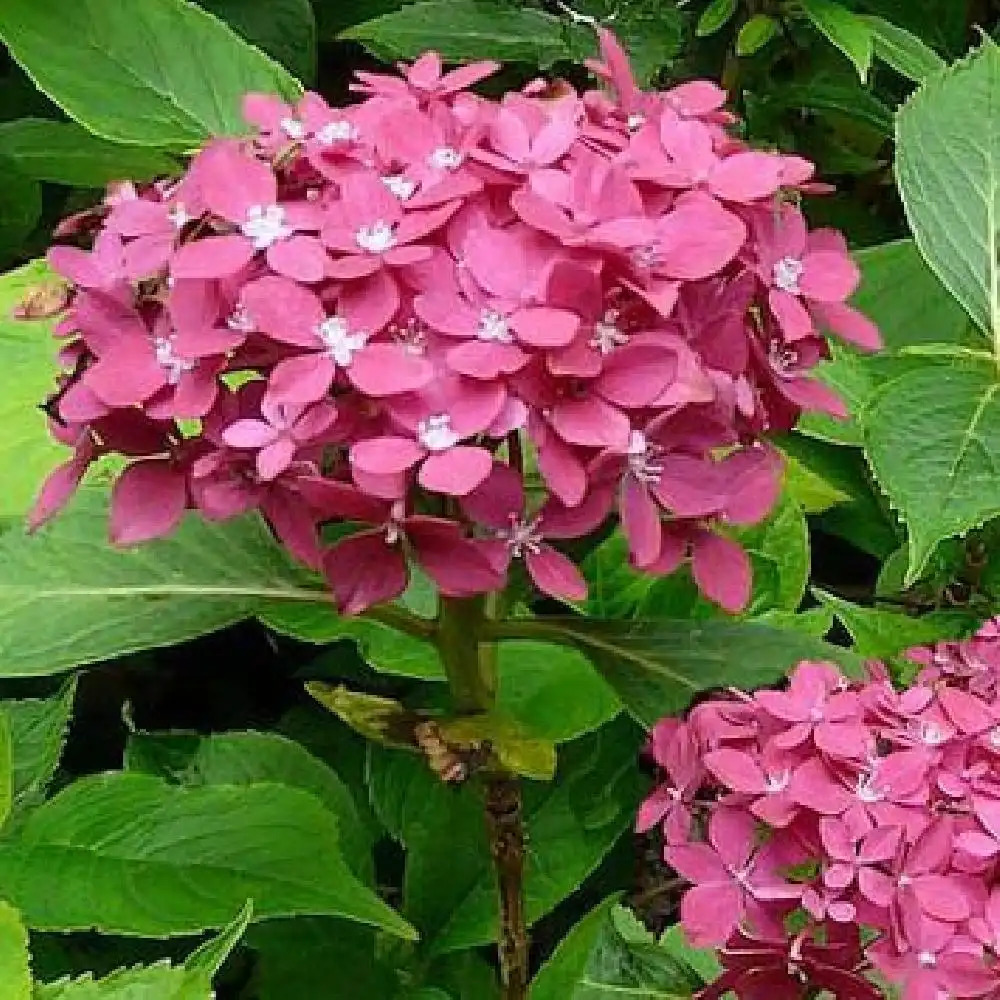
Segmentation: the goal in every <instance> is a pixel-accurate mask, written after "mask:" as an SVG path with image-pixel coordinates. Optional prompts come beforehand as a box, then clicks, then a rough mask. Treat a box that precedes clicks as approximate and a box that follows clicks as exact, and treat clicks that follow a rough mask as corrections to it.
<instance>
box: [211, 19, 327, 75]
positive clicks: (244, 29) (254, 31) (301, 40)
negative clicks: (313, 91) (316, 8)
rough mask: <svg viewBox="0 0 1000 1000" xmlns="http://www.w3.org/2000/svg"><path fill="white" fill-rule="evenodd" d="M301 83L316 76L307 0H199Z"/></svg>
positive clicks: (313, 35) (313, 28)
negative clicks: (285, 68)
mask: <svg viewBox="0 0 1000 1000" xmlns="http://www.w3.org/2000/svg"><path fill="white" fill-rule="evenodd" d="M198 6H199V7H204V8H205V9H206V10H207V11H209V12H210V13H212V14H214V15H215V16H216V17H217V18H219V19H220V20H222V21H225V22H226V24H228V25H229V27H231V28H232V29H233V30H234V31H235V32H236V33H237V34H239V35H242V36H243V37H244V38H245V39H246V40H247V41H248V42H250V43H251V44H253V45H256V46H257V47H258V48H259V49H262V50H263V51H264V52H266V53H267V54H268V55H269V56H271V58H272V59H275V60H276V61H277V62H279V63H281V65H282V66H285V67H287V68H288V69H289V70H290V71H291V73H292V75H293V76H295V77H296V78H298V79H299V80H302V81H303V82H304V83H312V82H313V81H314V80H315V79H316V59H317V50H316V45H317V38H316V15H315V14H314V13H313V9H312V4H310V3H309V0H198Z"/></svg>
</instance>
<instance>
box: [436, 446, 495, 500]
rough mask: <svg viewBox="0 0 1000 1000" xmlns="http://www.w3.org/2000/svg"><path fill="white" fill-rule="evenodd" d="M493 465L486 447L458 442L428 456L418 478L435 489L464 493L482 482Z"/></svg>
mask: <svg viewBox="0 0 1000 1000" xmlns="http://www.w3.org/2000/svg"><path fill="white" fill-rule="evenodd" d="M492 468H493V456H492V455H491V454H490V453H489V452H488V451H487V450H486V449H485V448H473V447H468V446H464V445H458V446H456V447H454V448H449V449H448V450H447V451H442V452H439V453H438V454H434V455H429V456H428V457H427V458H426V459H424V462H423V464H422V465H421V466H420V471H419V472H418V473H417V480H418V481H419V483H420V485H421V486H423V488H424V489H425V490H430V491H431V492H432V493H443V494H445V495H446V496H453V497H462V496H465V495H466V494H468V493H471V492H472V491H473V490H474V489H476V487H477V486H480V485H482V483H483V481H484V480H485V479H486V477H487V476H488V475H489V474H490V471H491V470H492Z"/></svg>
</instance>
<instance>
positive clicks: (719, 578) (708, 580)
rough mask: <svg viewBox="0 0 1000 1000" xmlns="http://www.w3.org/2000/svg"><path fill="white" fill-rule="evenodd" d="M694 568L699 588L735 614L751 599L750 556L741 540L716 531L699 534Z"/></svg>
mask: <svg viewBox="0 0 1000 1000" xmlns="http://www.w3.org/2000/svg"><path fill="white" fill-rule="evenodd" d="M691 570H692V573H693V575H694V581H695V583H696V584H697V585H698V589H699V590H700V591H701V592H702V593H703V594H704V595H705V596H706V597H707V598H708V599H709V600H711V601H715V603H716V604H718V605H720V606H721V607H722V608H723V609H724V610H726V611H729V612H731V613H733V614H735V613H737V612H739V611H742V610H743V609H744V608H745V607H746V606H747V602H748V601H749V600H750V582H751V580H750V560H749V558H748V557H747V554H746V552H744V551H743V549H742V548H741V547H740V545H739V544H737V543H736V542H734V541H732V540H731V539H729V538H723V537H722V536H721V535H716V534H714V533H713V532H710V531H705V532H702V533H701V534H699V535H698V537H697V538H696V539H695V543H694V554H693V557H692V560H691Z"/></svg>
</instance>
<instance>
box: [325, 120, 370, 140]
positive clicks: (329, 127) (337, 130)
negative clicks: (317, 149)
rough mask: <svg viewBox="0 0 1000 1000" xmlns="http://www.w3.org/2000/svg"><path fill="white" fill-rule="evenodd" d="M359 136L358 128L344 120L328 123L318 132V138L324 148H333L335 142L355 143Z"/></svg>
mask: <svg viewBox="0 0 1000 1000" xmlns="http://www.w3.org/2000/svg"><path fill="white" fill-rule="evenodd" d="M359 135H360V133H359V132H358V130H357V128H356V127H355V126H354V125H352V124H351V123H350V122H349V121H344V120H343V119H341V120H340V121H336V122H328V123H327V124H326V125H324V126H323V127H322V128H321V129H319V130H318V131H317V132H316V138H317V139H318V140H319V141H320V142H321V143H322V144H323V145H324V146H332V145H333V144H334V143H335V142H355V141H356V140H357V138H358V136H359Z"/></svg>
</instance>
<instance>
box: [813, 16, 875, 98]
mask: <svg viewBox="0 0 1000 1000" xmlns="http://www.w3.org/2000/svg"><path fill="white" fill-rule="evenodd" d="M800 2H801V4H802V9H803V10H804V11H805V13H806V16H807V17H808V18H809V20H810V21H812V23H813V24H814V25H815V26H816V28H818V29H819V31H821V32H822V33H823V34H824V35H826V37H827V38H828V39H829V40H830V42H831V43H832V44H833V45H836V47H837V48H838V49H840V51H841V52H843V53H844V55H845V56H847V58H848V59H850V60H851V62H852V63H853V64H854V68H855V69H856V70H857V71H858V76H860V77H861V79H862V80H864V79H866V78H867V76H868V70H869V69H870V68H871V64H872V53H873V42H872V32H871V28H870V27H869V26H868V25H867V24H866V23H865V21H863V20H862V19H861V18H860V17H858V16H857V15H856V14H853V13H852V12H851V11H849V10H848V9H847V8H846V7H844V6H842V5H841V4H839V3H836V2H834V0H800Z"/></svg>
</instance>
